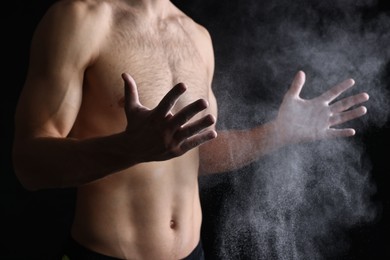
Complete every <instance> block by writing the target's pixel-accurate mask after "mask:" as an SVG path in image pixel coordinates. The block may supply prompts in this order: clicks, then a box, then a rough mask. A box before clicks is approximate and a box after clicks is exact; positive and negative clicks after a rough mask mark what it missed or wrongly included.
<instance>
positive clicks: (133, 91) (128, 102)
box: [122, 73, 140, 111]
mask: <svg viewBox="0 0 390 260" xmlns="http://www.w3.org/2000/svg"><path fill="white" fill-rule="evenodd" d="M122 78H123V80H124V82H125V85H124V89H125V91H124V92H125V110H126V111H127V110H130V109H134V108H136V107H138V106H140V102H139V98H138V90H137V84H136V83H135V80H134V79H133V77H131V76H130V75H129V74H127V73H122Z"/></svg>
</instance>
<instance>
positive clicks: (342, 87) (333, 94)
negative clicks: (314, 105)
mask: <svg viewBox="0 0 390 260" xmlns="http://www.w3.org/2000/svg"><path fill="white" fill-rule="evenodd" d="M353 85H355V81H354V80H353V79H347V80H344V81H343V82H341V83H339V84H337V85H336V86H334V87H332V88H331V89H329V90H328V91H326V92H325V93H323V94H322V95H321V96H320V98H321V99H323V100H324V101H326V102H327V103H330V102H332V101H333V100H334V99H335V98H337V97H338V96H339V95H341V93H343V92H344V91H346V90H347V89H349V88H350V87H352V86H353Z"/></svg>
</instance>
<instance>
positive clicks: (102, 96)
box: [14, 0, 368, 260]
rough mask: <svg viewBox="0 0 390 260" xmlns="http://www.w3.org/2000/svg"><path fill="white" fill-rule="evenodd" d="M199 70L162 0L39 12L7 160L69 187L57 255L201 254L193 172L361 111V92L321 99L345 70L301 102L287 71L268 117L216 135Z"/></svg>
mask: <svg viewBox="0 0 390 260" xmlns="http://www.w3.org/2000/svg"><path fill="white" fill-rule="evenodd" d="M213 71H214V55H213V47H212V42H211V39H210V35H209V34H208V32H207V30H206V29H204V28H203V27H202V26H200V25H199V24H196V23H195V22H194V21H192V20H191V19H190V18H189V17H187V16H186V15H185V14H184V13H182V12H181V11H180V10H178V8H176V7H175V6H174V5H173V4H172V3H171V2H170V1H169V0H63V1H58V2H56V3H55V4H54V5H53V6H52V7H51V8H50V9H49V10H48V12H47V13H46V15H45V16H44V17H43V19H42V20H41V22H40V24H39V25H38V27H37V29H36V32H35V34H34V37H33V41H32V46H31V56H30V65H29V70H28V74H27V77H26V81H25V85H24V88H23V91H22V93H21V96H20V99H19V103H18V107H17V112H16V117H15V121H16V130H15V140H14V165H15V172H16V174H17V176H18V178H19V180H20V181H21V183H22V184H23V185H24V187H26V188H27V189H29V190H38V189H47V188H63V187H77V188H78V197H77V203H76V211H75V217H74V223H73V225H72V229H71V237H72V239H73V240H72V243H73V244H72V245H73V246H72V247H71V248H72V249H70V252H67V255H68V257H69V258H70V259H93V258H92V257H91V256H100V257H107V259H111V258H109V257H115V258H119V259H147V260H150V259H183V258H186V257H187V259H202V254H203V253H202V251H201V246H200V227H201V220H202V214H201V205H200V200H199V193H198V176H199V174H208V173H218V172H224V171H227V170H233V169H235V168H238V167H241V166H243V165H245V164H247V163H250V162H253V161H254V160H256V159H258V158H259V157H260V156H262V155H264V154H267V153H270V152H272V151H274V150H275V149H277V148H279V147H282V146H284V145H287V144H292V143H297V142H302V141H310V140H317V139H320V138H330V137H345V136H352V135H354V133H355V131H354V130H353V129H334V128H331V127H332V126H336V125H339V124H341V123H343V122H347V121H349V120H352V119H355V118H358V117H360V116H362V115H364V114H365V113H366V108H365V107H363V106H360V103H362V102H365V101H367V100H368V95H367V94H366V93H360V94H357V95H354V96H349V97H346V98H344V99H342V100H340V101H337V102H335V103H331V101H333V100H334V99H335V98H337V97H338V96H339V95H340V94H341V93H343V92H344V91H345V90H347V89H349V88H350V87H352V85H354V82H353V80H352V79H347V80H345V81H344V82H342V83H340V84H338V85H337V86H335V87H333V88H331V89H330V90H328V91H327V92H325V93H324V94H322V95H321V96H319V97H317V98H314V99H311V100H303V99H301V98H300V97H299V93H300V91H301V88H302V86H303V85H304V82H305V74H304V73H303V72H302V71H299V72H298V73H297V75H296V76H295V78H294V80H293V82H292V85H291V87H290V89H289V91H288V92H287V93H286V94H285V97H284V100H283V102H282V104H281V107H280V110H279V114H278V116H277V118H275V120H273V121H271V122H269V123H267V124H264V125H261V126H258V127H256V128H253V129H248V130H245V131H221V132H219V133H218V137H217V133H216V130H215V122H216V119H217V104H216V99H215V97H214V95H213V92H212V89H211V85H212V78H213ZM351 107H356V108H354V109H350V108H351ZM230 148H232V149H238V150H239V151H240V153H234V152H233V153H229V152H227V151H228V150H229V149H230ZM233 151H234V150H233ZM75 248H76V249H75ZM76 251H77V252H76ZM75 254H84V256H83V257H79V258H78V257H77V256H76V255H75ZM86 255H88V257H86Z"/></svg>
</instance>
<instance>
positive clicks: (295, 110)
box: [276, 71, 369, 143]
mask: <svg viewBox="0 0 390 260" xmlns="http://www.w3.org/2000/svg"><path fill="white" fill-rule="evenodd" d="M304 83H305V73H304V72H303V71H299V72H298V73H297V74H296V76H295V78H294V80H293V82H292V84H291V87H290V89H289V90H288V91H287V93H286V94H285V96H284V98H283V102H282V104H281V106H280V108H279V112H278V116H277V119H276V125H277V129H278V132H279V137H280V138H283V139H284V140H286V141H287V142H293V143H297V142H302V141H313V140H318V139H325V138H334V137H347V136H352V135H354V134H355V130H354V129H352V128H341V129H337V128H333V127H335V126H337V125H340V124H343V123H345V122H348V121H350V120H353V119H356V118H358V117H361V116H363V115H364V114H366V112H367V109H366V107H364V106H358V107H355V106H357V105H359V104H361V103H363V102H365V101H367V100H368V98H369V96H368V94H367V93H359V94H356V95H353V96H348V97H345V98H343V99H340V100H338V101H336V102H333V101H334V100H335V99H336V98H337V97H338V96H340V95H341V94H342V93H343V92H345V91H346V90H347V89H349V88H351V87H352V86H353V85H354V84H355V82H354V80H353V79H347V80H345V81H343V82H341V83H339V84H337V85H336V86H334V87H332V88H330V89H329V90H327V91H326V92H324V93H323V94H321V95H320V96H318V97H315V98H313V99H302V98H301V97H300V96H299V95H300V93H301V90H302V87H303V85H304ZM332 102H333V103H332Z"/></svg>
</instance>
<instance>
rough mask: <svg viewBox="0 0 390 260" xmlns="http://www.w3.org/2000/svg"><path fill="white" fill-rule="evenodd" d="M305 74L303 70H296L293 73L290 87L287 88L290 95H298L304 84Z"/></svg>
mask: <svg viewBox="0 0 390 260" xmlns="http://www.w3.org/2000/svg"><path fill="white" fill-rule="evenodd" d="M305 80H306V75H305V73H304V72H303V71H301V70H300V71H298V73H297V74H296V75H295V77H294V80H293V82H292V83H291V87H290V89H289V90H288V93H289V94H290V95H292V96H295V97H299V94H300V93H301V90H302V87H303V85H304V84H305Z"/></svg>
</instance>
